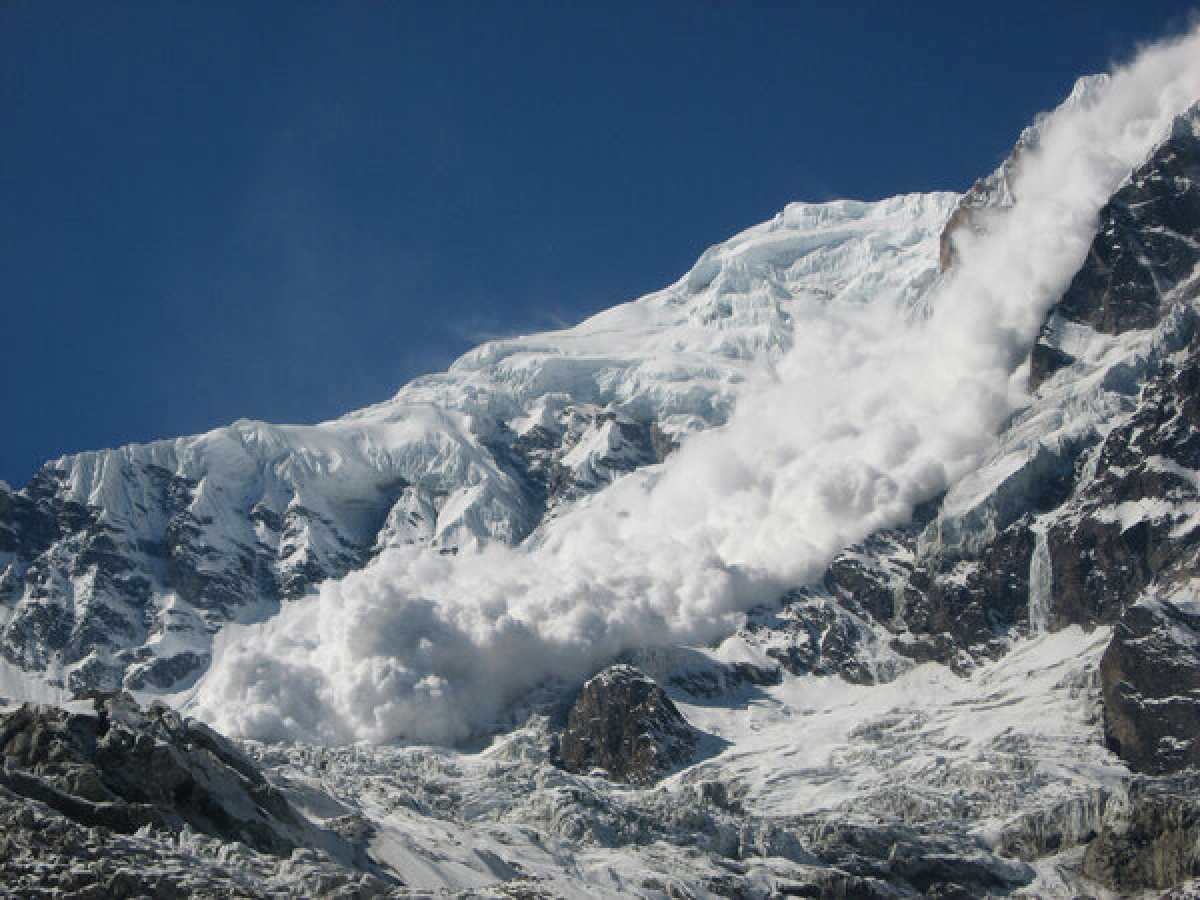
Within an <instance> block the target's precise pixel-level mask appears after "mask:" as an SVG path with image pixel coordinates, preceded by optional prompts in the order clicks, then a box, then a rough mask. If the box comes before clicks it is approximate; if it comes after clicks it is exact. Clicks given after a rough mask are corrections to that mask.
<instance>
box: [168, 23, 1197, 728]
mask: <svg viewBox="0 0 1200 900" xmlns="http://www.w3.org/2000/svg"><path fill="white" fill-rule="evenodd" d="M1197 98H1200V34H1197V33H1193V34H1192V35H1190V36H1188V37H1186V38H1183V39H1181V40H1178V41H1175V42H1172V43H1169V44H1161V45H1157V46H1155V47H1152V48H1149V49H1147V50H1145V51H1143V52H1142V53H1141V54H1140V55H1139V56H1138V57H1137V59H1135V60H1134V61H1133V62H1132V63H1131V64H1130V65H1128V66H1126V67H1125V68H1122V69H1120V70H1118V71H1116V72H1114V73H1113V74H1112V76H1111V78H1110V79H1109V80H1108V81H1107V83H1106V84H1104V85H1102V86H1101V87H1099V89H1097V90H1096V92H1095V95H1094V96H1093V97H1091V98H1090V100H1089V102H1086V103H1081V104H1077V105H1075V106H1073V107H1068V108H1064V109H1062V110H1060V111H1059V112H1057V113H1055V114H1054V115H1053V116H1051V117H1050V118H1049V119H1048V120H1046V121H1045V123H1044V126H1043V129H1042V134H1041V139H1040V141H1039V143H1038V146H1037V148H1036V149H1034V150H1033V151H1032V152H1030V153H1028V154H1027V155H1026V156H1025V157H1024V158H1023V160H1022V164H1021V167H1020V170H1019V174H1018V176H1017V178H1016V181H1015V183H1014V185H1013V192H1014V196H1015V198H1016V201H1017V202H1016V205H1015V207H1014V208H1013V209H1011V210H1010V211H1008V212H1007V213H1005V214H1003V215H997V216H995V218H994V220H993V221H991V222H990V224H989V229H988V234H987V236H986V237H971V236H967V235H964V236H963V237H962V238H961V241H960V246H959V250H960V261H959V263H958V264H956V266H955V268H954V270H953V271H952V275H951V276H950V277H948V278H946V279H944V280H943V281H942V283H940V284H939V285H937V286H936V287H935V288H934V293H933V294H932V295H931V297H930V298H929V304H928V306H929V314H928V315H927V316H922V317H917V318H914V317H913V316H912V315H911V311H910V310H903V309H899V308H897V307H895V306H893V305H889V304H871V303H866V304H847V305H838V306H836V307H835V306H830V305H822V304H819V303H810V304H798V305H797V306H796V309H795V310H794V339H795V340H794V347H793V349H792V350H791V351H790V352H789V353H788V354H787V355H786V356H785V357H784V358H783V359H782V361H781V362H780V364H779V365H778V366H777V367H776V369H775V370H774V372H773V373H772V374H771V375H770V377H766V376H764V377H763V378H762V379H761V381H760V382H758V383H756V384H754V385H752V386H750V387H749V388H748V389H747V390H746V391H745V393H744V394H743V395H742V399H741V400H740V402H739V406H738V410H737V412H736V414H735V415H734V416H733V418H732V420H731V421H730V422H729V423H728V425H726V426H725V427H723V428H720V429H715V430H713V431H709V432H705V433H701V434H698V435H695V436H693V437H691V438H690V439H688V440H687V441H686V442H685V444H684V446H683V447H682V448H681V449H680V450H679V451H678V452H677V453H676V454H674V455H673V456H672V457H671V458H670V459H669V460H668V462H667V463H666V464H664V465H663V466H660V467H657V468H656V469H653V470H649V471H642V472H639V473H636V474H634V475H631V476H628V477H626V478H624V479H622V480H620V481H619V482H617V483H616V484H614V485H613V486H612V487H611V488H609V489H607V490H606V491H605V492H603V493H602V494H600V495H597V496H595V497H594V498H592V501H591V502H590V503H587V504H584V505H580V506H578V507H577V508H575V509H573V510H572V511H571V512H569V513H568V514H566V515H564V516H562V517H561V518H559V519H558V520H556V521H555V522H554V523H553V524H552V525H551V526H550V527H549V528H548V529H547V530H546V531H545V533H544V534H543V535H542V536H541V537H540V539H539V540H538V541H537V542H536V544H535V545H532V546H524V547H520V548H516V549H513V548H508V547H502V546H489V547H486V548H484V549H482V550H480V551H478V552H464V553H462V554H460V555H458V556H440V555H437V554H436V553H432V552H429V551H422V550H419V549H410V548H401V549H395V550H390V551H388V552H387V553H386V554H385V555H384V556H383V557H381V559H380V560H379V561H378V562H377V563H376V564H374V565H372V566H371V567H369V568H368V569H366V570H364V571H362V572H359V573H356V574H353V575H350V576H349V577H347V578H345V579H343V580H342V581H339V582H331V583H327V584H325V585H324V586H323V587H322V588H321V591H320V594H319V596H316V597H313V598H309V599H306V600H303V601H300V602H297V603H294V604H292V605H290V606H289V607H288V608H287V609H285V611H284V612H283V613H282V614H281V615H280V616H278V617H277V618H276V619H273V620H271V621H270V622H267V623H265V624H263V625H258V626H251V627H249V628H237V629H233V630H230V631H228V632H226V633H224V634H223V635H221V636H220V637H219V638H218V644H219V646H218V647H217V652H216V656H215V659H216V662H215V663H214V666H213V669H212V670H211V672H210V673H209V674H208V676H207V677H206V678H205V679H204V681H202V682H201V684H200V686H199V688H198V690H197V692H196V693H195V695H194V696H193V697H192V699H191V701H190V708H191V711H192V712H194V713H196V714H198V715H200V716H202V717H205V718H207V719H209V720H211V721H212V722H214V724H216V725H218V726H219V727H221V728H223V729H225V730H227V731H230V732H232V733H235V734H240V735H245V736H251V737H259V738H264V739H275V738H297V739H303V740H313V741H320V742H345V741H353V740H368V741H387V740H395V739H402V740H417V741H431V742H450V741H454V740H457V739H461V738H463V737H465V736H467V735H470V734H471V733H473V732H477V731H479V730H480V729H483V728H486V727H487V725H488V724H489V723H490V722H492V721H493V720H494V718H495V717H496V716H497V715H498V714H500V712H501V711H502V710H503V709H504V707H505V706H506V704H508V703H510V702H511V701H512V700H513V699H514V698H517V697H519V696H520V694H521V693H522V692H524V691H527V690H529V689H530V688H531V687H533V686H535V685H536V684H538V683H539V682H541V681H543V680H545V679H547V678H560V679H565V680H571V679H575V678H578V677H581V676H583V675H585V674H587V673H588V671H589V670H591V669H593V668H594V667H596V666H597V665H599V664H602V663H603V662H604V661H605V660H606V659H608V658H610V657H611V656H613V655H614V654H616V653H618V652H620V651H622V650H624V649H628V648H631V647H636V646H645V645H653V644H657V643H663V642H695V641H707V640H712V639H715V638H719V637H720V636H722V635H724V634H728V633H729V632H730V631H732V630H733V629H734V628H735V627H736V626H737V623H738V621H739V614H740V613H741V612H742V611H744V610H745V609H747V608H749V607H751V606H753V605H755V604H757V603H761V602H766V601H770V600H772V599H774V598H775V597H776V596H777V595H778V594H779V592H780V591H781V590H783V589H784V588H786V587H788V586H793V585H795V584H798V583H803V582H805V581H808V580H810V579H813V578H815V577H817V576H818V575H819V574H820V573H821V571H822V570H823V568H824V567H825V566H826V565H827V564H828V562H829V561H830V559H831V558H832V556H833V555H834V554H835V553H836V552H837V551H838V550H839V549H841V548H842V547H844V546H845V545H847V544H849V543H852V542H855V541H858V540H861V539H862V538H864V537H866V536H867V535H868V534H869V533H870V532H872V531H874V530H876V529H878V528H881V527H887V526H893V525H896V524H899V523H902V522H904V521H905V520H907V519H908V518H909V517H910V516H911V513H912V509H913V506H914V505H915V504H917V503H919V502H921V501H923V500H925V499H927V498H929V497H931V496H933V495H935V494H936V493H937V492H939V491H941V490H943V489H945V488H946V487H947V486H948V485H950V484H951V483H953V482H954V481H955V480H956V479H958V478H960V477H962V476H963V475H964V474H966V473H967V472H969V471H971V470H972V469H973V468H974V467H976V466H978V465H979V463H980V462H981V460H982V459H983V458H984V457H985V456H986V455H987V453H988V452H989V450H990V449H992V447H993V441H994V437H993V436H994V435H995V434H996V432H997V430H998V429H999V428H1000V426H1001V425H1002V423H1003V422H1004V420H1005V418H1006V417H1007V416H1009V415H1010V414H1011V413H1012V412H1013V411H1014V410H1015V409H1017V408H1019V407H1020V405H1021V404H1022V403H1024V402H1025V397H1024V384H1025V380H1026V379H1025V375H1026V372H1025V370H1024V368H1023V366H1024V362H1025V360H1026V358H1027V356H1028V352H1029V348H1030V346H1031V345H1032V343H1033V341H1034V339H1035V337H1036V334H1037V331H1038V328H1039V327H1040V325H1041V322H1042V320H1043V318H1044V316H1045V313H1046V311H1047V310H1048V308H1049V307H1050V306H1051V304H1053V302H1054V301H1055V300H1056V299H1057V298H1058V297H1059V296H1060V295H1061V293H1062V292H1063V290H1064V289H1065V288H1066V286H1067V285H1068V283H1069V281H1070V278H1071V276H1072V275H1073V273H1074V272H1075V271H1076V270H1077V269H1078V268H1079V266H1080V264H1081V263H1082V261H1083V259H1084V256H1085V254H1086V252H1087V248H1088V246H1089V244H1090V242H1091V240H1092V237H1093V235H1094V230H1095V223H1096V218H1097V212H1098V211H1099V209H1100V208H1101V206H1102V205H1103V204H1104V202H1105V201H1106V200H1107V199H1108V197H1109V196H1110V195H1111V194H1112V192H1113V191H1114V190H1115V189H1116V187H1117V186H1118V185H1119V184H1120V182H1121V181H1122V179H1124V178H1125V177H1126V176H1127V175H1128V173H1129V172H1130V170H1131V169H1133V168H1134V167H1136V166H1137V165H1138V164H1139V163H1140V162H1142V161H1143V160H1144V159H1145V158H1146V156H1147V155H1148V153H1149V152H1150V151H1151V150H1152V149H1153V147H1154V146H1155V144H1156V143H1157V142H1158V141H1159V140H1161V139H1162V138H1163V137H1164V136H1165V134H1166V133H1167V131H1168V129H1169V127H1170V124H1171V122H1172V120H1173V118H1174V117H1175V116H1176V115H1178V114H1179V113H1181V112H1183V111H1184V110H1186V109H1187V108H1188V107H1189V106H1190V105H1191V104H1192V103H1194V102H1195V101H1196V100H1197Z"/></svg>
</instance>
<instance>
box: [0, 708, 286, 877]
mask: <svg viewBox="0 0 1200 900" xmlns="http://www.w3.org/2000/svg"><path fill="white" fill-rule="evenodd" d="M94 706H95V714H93V715H89V714H83V713H76V712H69V711H67V710H64V709H60V708H58V707H52V706H38V705H33V704H26V705H24V706H22V707H20V708H19V709H18V710H16V711H15V712H13V713H10V714H9V715H7V716H5V717H4V718H3V719H0V754H2V755H3V760H4V768H3V771H2V772H0V785H2V786H3V787H5V788H7V789H8V790H9V791H11V792H13V793H14V794H18V795H20V796H22V797H26V798H29V799H32V800H37V801H40V802H42V803H45V804H46V805H47V806H49V807H51V808H52V809H54V810H56V811H58V812H59V813H61V814H62V815H64V816H66V817H67V818H69V819H71V820H73V821H76V822H79V823H80V824H83V825H89V826H103V827H105V828H110V829H113V830H115V831H120V832H132V831H135V830H137V829H138V828H141V827H143V826H145V825H150V826H153V827H156V828H176V829H177V828H180V827H182V826H183V825H187V826H189V827H191V828H193V829H195V830H196V831H199V832H201V833H204V834H208V835H212V836H214V837H218V838H220V839H222V840H225V841H240V842H242V843H244V844H246V845H248V846H250V847H253V848H254V849H256V850H259V851H262V852H265V853H273V854H277V855H286V854H288V853H290V852H291V851H292V850H293V849H294V848H295V847H296V846H298V842H299V840H300V839H301V834H302V830H303V825H302V823H301V820H300V817H299V816H298V815H297V814H296V813H295V811H294V810H293V809H292V808H291V806H290V805H289V804H288V802H287V801H286V800H285V799H284V797H283V796H282V795H281V794H280V793H279V792H278V791H276V790H275V789H274V788H273V787H272V786H271V785H270V784H269V783H268V782H267V780H266V779H265V778H264V777H263V775H262V774H261V772H259V770H258V769H257V767H255V766H254V765H253V764H252V763H251V762H250V761H249V760H248V759H246V757H245V756H243V755H242V754H241V753H240V752H238V751H237V750H236V749H235V748H234V747H233V745H232V744H230V743H229V742H228V741H226V740H225V739H224V738H223V737H221V736H220V735H218V734H217V733H216V732H214V731H212V730H211V729H210V728H208V727H207V726H205V725H202V724H200V723H198V722H194V721H191V720H186V719H183V718H181V717H180V716H179V715H178V714H176V713H175V712H174V711H172V710H169V709H166V708H165V707H152V708H151V709H149V710H145V711H143V710H142V709H140V708H139V707H138V706H137V705H136V704H135V703H134V702H133V701H132V700H131V699H130V698H129V697H128V696H126V695H119V694H110V695H100V696H97V697H96V698H95V700H94Z"/></svg>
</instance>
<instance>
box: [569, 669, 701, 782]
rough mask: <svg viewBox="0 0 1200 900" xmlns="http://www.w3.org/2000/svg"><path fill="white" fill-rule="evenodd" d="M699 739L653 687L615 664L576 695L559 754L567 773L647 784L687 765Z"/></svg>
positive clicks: (649, 681)
mask: <svg viewBox="0 0 1200 900" xmlns="http://www.w3.org/2000/svg"><path fill="white" fill-rule="evenodd" d="M699 737H700V733H699V732H698V731H696V730H695V729H694V728H692V726H691V725H689V724H688V723H687V720H686V719H684V718H683V715H682V714H681V713H680V712H679V710H678V709H677V708H676V706H675V704H674V703H672V702H671V698H670V697H668V696H667V695H666V693H665V692H664V691H663V689H662V688H661V687H659V686H658V684H657V683H655V682H654V681H653V680H652V679H651V678H649V677H647V676H646V675H644V674H643V673H642V672H640V671H639V670H637V669H635V668H633V666H627V665H617V666H611V667H610V668H607V669H605V670H604V671H603V672H601V673H600V674H599V675H596V676H595V677H594V678H592V679H591V680H590V681H588V682H587V684H585V685H584V686H583V690H581V691H580V692H579V698H578V699H577V700H576V701H575V705H574V706H573V707H572V708H571V712H570V714H569V716H568V719H567V728H566V730H565V731H564V732H563V734H562V736H561V738H560V740H559V749H558V755H559V760H560V761H561V764H562V766H563V768H565V769H567V771H570V772H579V773H588V772H591V771H593V770H596V769H602V770H603V771H604V772H605V773H607V775H608V776H609V777H611V778H613V779H616V780H618V781H626V782H629V783H631V784H650V783H652V782H654V781H656V780H658V779H659V778H661V777H662V776H663V775H666V774H667V773H668V772H670V771H671V770H672V769H674V768H676V767H678V766H680V765H682V764H684V763H686V762H687V761H688V760H689V759H690V758H691V756H692V754H693V753H694V752H695V750H696V746H697V744H698V741H699Z"/></svg>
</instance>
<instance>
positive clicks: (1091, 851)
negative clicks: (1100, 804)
mask: <svg viewBox="0 0 1200 900" xmlns="http://www.w3.org/2000/svg"><path fill="white" fill-rule="evenodd" d="M1197 789H1200V778H1198V777H1197V776H1196V775H1195V774H1194V773H1191V774H1188V775H1178V776H1173V777H1170V778H1137V779H1135V780H1134V781H1133V783H1132V784H1131V785H1130V787H1129V797H1128V802H1127V804H1125V805H1124V806H1122V807H1121V808H1120V809H1119V810H1114V813H1113V814H1112V815H1111V816H1109V817H1107V818H1108V821H1107V822H1106V824H1105V826H1104V828H1103V829H1102V830H1101V832H1100V834H1099V835H1098V836H1097V837H1096V839H1095V840H1094V841H1092V842H1091V843H1090V844H1089V845H1088V848H1087V852H1086V853H1085V855H1084V860H1083V872H1084V874H1086V875H1087V876H1088V877H1089V878H1092V879H1094V880H1096V881H1098V882H1100V883H1101V884H1103V885H1104V886H1105V887H1107V888H1110V889H1112V890H1115V891H1120V892H1122V893H1126V892H1135V891H1142V890H1146V889H1148V888H1157V889H1160V890H1161V889H1164V888H1170V887H1174V886H1175V885H1177V884H1179V883H1180V882H1182V881H1184V880H1186V879H1188V878H1192V877H1195V876H1196V875H1200V801H1197Z"/></svg>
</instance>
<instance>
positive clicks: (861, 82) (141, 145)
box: [0, 0, 1191, 485]
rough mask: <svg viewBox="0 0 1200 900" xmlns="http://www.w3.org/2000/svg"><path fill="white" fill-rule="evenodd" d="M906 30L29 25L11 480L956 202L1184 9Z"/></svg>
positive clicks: (638, 23) (2, 169)
mask: <svg viewBox="0 0 1200 900" xmlns="http://www.w3.org/2000/svg"><path fill="white" fill-rule="evenodd" d="M908 5H909V4H900V3H894V2H881V3H871V4H865V3H844V4H836V5H835V4H824V3H799V2H797V3H791V4H766V3H764V4H752V3H701V2H693V3H680V4H672V3H645V4H643V3H636V4H635V3H632V2H628V3H626V2H617V3H601V2H595V3H590V4H588V3H548V4H545V5H542V4H535V3H521V2H508V3H495V4H491V3H486V4H478V3H448V4H435V3H415V2H414V3H366V2H343V3H332V2H329V3H302V2H281V3H268V2H258V3H254V2H236V3H227V4H225V3H215V2H213V3H207V2H206V3H190V2H189V3H185V2H177V3H169V2H157V0H156V2H147V3H132V2H125V3H121V2H117V3H104V4H100V3H94V2H91V0H87V2H79V3H74V4H72V3H65V2H56V3H47V2H44V0H34V2H18V0H7V2H4V3H2V4H0V111H2V112H3V130H2V131H0V298H2V299H0V303H2V304H3V307H2V308H3V313H4V315H3V319H2V322H3V325H4V330H3V336H4V339H3V352H0V404H2V418H0V422H3V426H2V429H0V478H5V479H7V480H9V481H10V482H12V483H13V484H14V485H18V484H22V483H24V482H25V481H26V480H27V479H28V477H29V475H30V474H31V473H32V472H33V470H34V468H35V467H36V466H37V465H38V464H40V463H41V462H42V461H43V460H45V459H47V458H49V457H52V456H57V455H59V454H61V453H64V452H68V451H75V450H84V449H93V448H97V447H103V446H111V445H115V444H119V443H125V442H129V441H142V440H149V439H152V438H157V437H167V436H173V435H177V434H183V433H190V432H196V431H202V430H206V429H208V428H212V427H214V426H217V425H220V424H223V423H226V422H229V421H232V420H234V419H237V418H240V417H243V416H245V417H251V418H262V419H267V420H270V421H277V422H312V421H318V420H320V419H323V418H329V417H333V416H335V415H338V414H340V413H342V412H345V411H348V410H351V409H354V408H356V407H358V406H362V405H365V404H367V403H371V402H374V401H378V400H382V399H384V398H386V397H388V396H389V395H390V394H392V393H393V392H394V391H395V389H396V388H397V387H399V386H400V385H401V384H402V383H403V382H404V381H406V380H408V379H409V378H411V377H412V376H414V375H417V374H420V373H422V372H426V371H432V370H437V369H440V368H443V367H444V366H445V365H446V364H447V363H448V362H449V361H450V360H452V359H453V358H454V357H455V356H457V355H458V354H459V353H461V352H462V351H464V350H466V349H467V348H468V347H470V346H471V345H472V344H474V343H476V342H478V341H479V340H480V339H482V338H485V337H488V336H494V335H496V334H509V333H520V332H527V331H532V330H536V329H542V328H546V327H552V326H554V325H556V324H562V323H570V322H574V321H576V320H579V319H581V318H583V317H585V316H586V315H588V314H590V313H592V312H595V311H596V310H599V309H601V308H604V307H606V306H609V305H612V304H613V303H616V302H619V301H622V300H626V299H629V298H632V297H634V296H637V295H639V294H642V293H645V292H647V291H650V290H653V289H655V288H658V287H660V286H662V285H664V284H665V283H667V282H669V281H671V280H673V279H674V278H676V277H677V276H678V275H679V274H681V273H682V272H683V271H685V270H686V269H687V268H688V266H689V265H690V264H691V262H692V261H693V260H694V259H695V257H696V256H697V255H698V254H699V253H700V252H701V251H702V250H703V249H704V248H705V247H706V246H708V245H709V244H711V243H715V242H716V241H719V240H722V239H723V238H725V237H727V236H728V235H730V234H732V233H733V232H735V231H737V230H739V229H741V228H743V227H745V226H748V225H751V224H753V223H755V222H758V221H761V220H763V219H765V218H768V217H769V216H770V215H771V214H772V213H774V212H775V211H776V210H777V209H779V208H780V207H782V206H783V205H784V204H785V203H786V202H788V201H789V200H797V199H827V198H831V197H835V196H856V197H868V198H869V197H879V196H884V195H887V194H892V193H897V192H901V191H912V190H926V189H934V188H939V189H959V190H961V189H963V188H965V187H966V186H967V185H968V184H969V183H970V182H971V181H972V180H973V179H974V178H975V177H976V176H978V175H980V174H982V173H983V172H985V171H987V170H988V169H990V168H991V167H992V166H993V165H995V164H996V162H998V161H999V159H1000V158H1001V157H1002V156H1003V155H1004V153H1005V152H1006V150H1007V149H1008V147H1009V145H1010V144H1011V142H1012V141H1013V139H1014V138H1015V137H1016V134H1017V133H1018V131H1019V130H1020V128H1021V127H1022V126H1023V125H1024V124H1025V123H1026V122H1027V121H1028V119H1029V118H1030V117H1031V115H1032V114H1033V113H1034V112H1036V111H1037V110H1040V109H1043V108H1046V107H1048V106H1051V105H1053V104H1054V103H1055V102H1057V100H1058V99H1059V98H1060V97H1061V96H1062V95H1063V94H1064V93H1065V92H1066V90H1067V89H1068V88H1069V86H1070V84H1071V82H1072V80H1073V78H1074V77H1075V75H1077V74H1080V73H1083V72H1090V71H1098V70H1102V69H1105V68H1107V67H1108V65H1109V64H1110V63H1111V62H1113V61H1114V60H1119V59H1123V58H1127V57H1128V55H1129V54H1130V53H1131V52H1132V50H1133V48H1134V46H1135V45H1136V43H1137V42H1138V41H1140V40H1145V39H1151V38H1155V37H1159V36H1162V35H1163V34H1165V33H1169V32H1172V31H1176V30H1180V29H1182V28H1183V27H1184V26H1185V25H1186V23H1187V19H1186V15H1187V10H1188V8H1189V7H1190V6H1191V4H1190V3H1166V2H1155V0H1140V2H1137V3H1130V2H1128V0H1119V2H1089V3H1082V2H1081V3H1059V4H1047V3H1045V2H1044V0H1043V2H1035V3H1025V2H1020V0H1009V2H1005V3H997V4H986V5H984V4H974V3H961V2H956V3H930V4H916V6H917V7H918V9H916V10H911V9H906V8H905V7H907V6H908ZM985 7H986V8H985ZM1047 7H1053V11H1052V12H1051V13H1049V14H1047V13H1046V12H1045V10H1046V8H1047Z"/></svg>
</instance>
